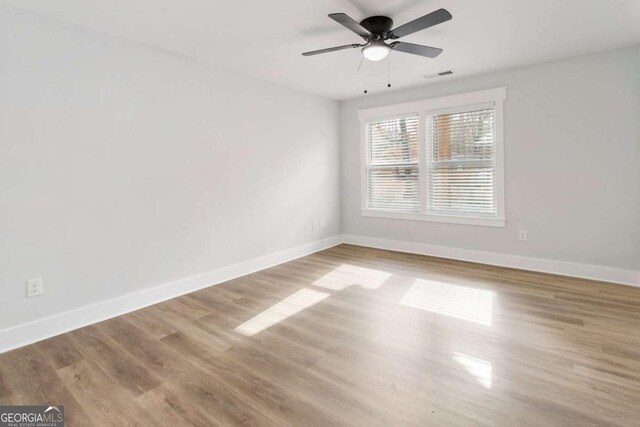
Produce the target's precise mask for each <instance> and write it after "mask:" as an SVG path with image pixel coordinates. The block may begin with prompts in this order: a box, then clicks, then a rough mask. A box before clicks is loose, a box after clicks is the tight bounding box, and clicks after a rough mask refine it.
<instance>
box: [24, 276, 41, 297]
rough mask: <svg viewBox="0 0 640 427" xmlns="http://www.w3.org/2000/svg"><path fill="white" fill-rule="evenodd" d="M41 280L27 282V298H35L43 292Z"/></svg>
mask: <svg viewBox="0 0 640 427" xmlns="http://www.w3.org/2000/svg"><path fill="white" fill-rule="evenodd" d="M42 288H43V284H42V278H40V277H39V278H37V279H29V280H27V297H29V298H31V297H37V296H38V295H42V292H43V289H42Z"/></svg>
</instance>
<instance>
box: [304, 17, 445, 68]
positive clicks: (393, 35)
mask: <svg viewBox="0 0 640 427" xmlns="http://www.w3.org/2000/svg"><path fill="white" fill-rule="evenodd" d="M329 18H331V19H333V20H334V21H336V22H337V23H338V24H341V25H344V26H345V27H347V28H348V29H350V30H351V31H353V32H354V33H356V34H357V35H359V36H360V37H362V38H363V39H364V40H365V43H363V44H357V43H353V44H347V45H343V46H336V47H329V48H327V49H320V50H312V51H310V52H304V53H303V54H302V55H303V56H311V55H318V54H321V53H327V52H334V51H336V50H344V49H355V48H358V47H361V48H362V55H364V57H365V58H367V59H368V60H369V61H380V60H381V59H384V58H386V57H387V55H388V54H389V52H390V51H392V50H397V51H399V52H405V53H411V54H414V55H420V56H426V57H427V58H435V57H436V56H438V55H440V54H441V53H442V49H440V48H437V47H431V46H424V45H420V44H413V43H405V42H397V41H394V42H392V43H389V44H387V43H385V41H386V40H395V39H399V38H400V37H404V36H407V35H409V34H413V33H415V32H417V31H420V30H424V29H426V28H429V27H433V26H434V25H438V24H442V23H443V22H446V21H448V20H450V19H451V18H452V16H451V14H450V13H449V12H448V11H447V10H446V9H438V10H436V11H435V12H431V13H429V14H428V15H425V16H423V17H421V18H418V19H415V20H413V21H411V22H408V23H406V24H404V25H401V26H399V27H397V28H394V29H391V28H392V27H393V20H392V19H391V18H389V17H388V16H370V17H368V18H365V19H363V20H362V21H361V22H360V23H358V22H356V21H355V20H354V19H352V18H351V17H349V16H348V15H347V14H345V13H331V14H330V15H329Z"/></svg>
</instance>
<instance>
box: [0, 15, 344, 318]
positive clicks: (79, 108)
mask: <svg viewBox="0 0 640 427" xmlns="http://www.w3.org/2000/svg"><path fill="white" fill-rule="evenodd" d="M339 195H340V184H339V134H338V104H337V102H334V101H329V100H325V99H321V98H317V97H313V96H310V95H306V94H303V93H300V92H295V91H292V90H288V89H284V88H282V87H279V86H276V85H273V84H270V83H266V82H263V81H260V80H256V79H254V78H248V77H244V76H242V75H238V74H237V73H233V72H229V71H226V70H223V69H220V68H212V67H209V66H205V65H202V64H199V63H197V62H193V61H190V60H188V59H185V58H181V57H178V56H175V55H172V54H169V53H166V52H163V51H160V50H155V49H153V48H151V47H147V46H143V45H138V44H134V43H131V42H128V41H125V40H122V39H118V38H114V37H111V36H107V35H104V34H100V33H97V32H93V31H90V30H86V29H83V28H81V27H77V26H72V25H68V24H65V23H62V22H59V21H55V20H52V19H48V18H44V17H41V16H39V15H35V14H32V13H28V12H23V11H20V10H18V9H14V8H11V7H7V6H0V304H1V306H0V329H3V328H7V327H10V326H13V325H17V324H20V323H23V322H27V321H30V320H33V319H37V318H42V317H45V316H48V315H52V314H55V313H59V312H63V311H66V310H70V309H73V308H76V307H80V306H84V305H87V304H90V303H94V302H99V301H104V300H106V299H109V298H114V297H117V296H121V295H124V294H128V293H131V292H135V291H137V290H141V289H144V288H148V287H153V286H158V285H162V284H165V283H168V282H171V281H174V280H178V279H183V278H187V277H190V276H193V275H197V274H200V273H204V272H208V271H211V270H215V269H217V268H220V267H223V266H228V265H230V264H233V263H236V262H240V261H244V260H248V259H252V258H254V257H259V256H262V255H266V254H270V253H273V252H276V251H279V250H283V249H288V248H292V247H295V246H298V245H301V244H305V243H308V242H312V241H316V240H320V239H322V238H326V237H329V236H333V235H337V234H339V233H340V207H339V204H340V196H339ZM313 219H318V220H320V219H324V220H326V222H327V227H326V228H325V229H322V230H316V231H314V230H312V227H311V221H312V220H313ZM34 277H42V278H44V289H45V292H44V295H43V296H41V297H37V298H30V299H27V298H25V280H27V279H29V278H34Z"/></svg>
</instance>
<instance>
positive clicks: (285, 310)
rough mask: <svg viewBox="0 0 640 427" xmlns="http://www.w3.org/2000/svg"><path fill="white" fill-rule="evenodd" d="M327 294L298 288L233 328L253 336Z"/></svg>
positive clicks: (320, 299) (317, 301)
mask: <svg viewBox="0 0 640 427" xmlns="http://www.w3.org/2000/svg"><path fill="white" fill-rule="evenodd" d="M329 295H330V294H327V293H325V292H318V291H314V290H313V289H307V288H304V289H300V290H299V291H297V292H296V293H294V294H292V295H290V296H288V297H287V298H285V299H283V300H282V301H280V302H279V303H277V304H276V305H273V306H271V307H269V308H268V309H266V310H265V311H263V312H262V313H260V314H258V315H257V316H255V317H253V318H251V319H249V320H247V321H246V322H244V323H243V324H242V325H240V326H238V327H237V328H235V331H236V332H238V333H240V334H242V335H246V336H248V337H250V336H253V335H255V334H257V333H258V332H261V331H264V330H265V329H267V328H269V327H270V326H273V325H275V324H276V323H278V322H281V321H283V320H285V319H287V318H288V317H291V316H293V315H294V314H296V313H299V312H301V311H302V310H304V309H306V308H309V307H311V306H312V305H314V304H317V303H319V302H320V301H322V300H323V299H325V298H327V297H328V296H329Z"/></svg>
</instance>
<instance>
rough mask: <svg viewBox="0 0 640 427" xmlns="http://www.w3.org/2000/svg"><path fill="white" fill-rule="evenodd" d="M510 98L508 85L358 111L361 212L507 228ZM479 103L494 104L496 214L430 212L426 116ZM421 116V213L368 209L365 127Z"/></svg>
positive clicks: (397, 217) (394, 217) (387, 216)
mask: <svg viewBox="0 0 640 427" xmlns="http://www.w3.org/2000/svg"><path fill="white" fill-rule="evenodd" d="M506 97H507V88H506V87H498V88H493V89H487V90H481V91H475V92H468V93H463V94H457V95H451V96H444V97H440V98H432V99H425V100H422V101H415V102H407V103H403V104H396V105H387V106H383V107H376V108H368V109H365V110H359V111H358V117H359V119H360V194H361V209H360V213H361V215H362V216H366V217H378V218H390V219H403V220H413V221H431V222H440V223H451V224H467V225H478V226H487V227H505V226H506V221H507V220H506V217H505V183H504V117H503V115H504V106H503V104H504V101H505V99H506ZM480 104H485V105H487V104H492V105H493V106H494V109H495V112H494V114H495V116H494V120H495V123H494V126H495V139H496V158H495V166H496V171H495V173H496V199H497V206H496V208H497V212H496V217H494V218H490V217H480V216H464V215H459V216H458V215H456V216H451V215H437V214H433V213H431V214H430V213H427V200H428V196H429V195H428V194H427V191H428V185H427V181H426V176H425V174H426V173H427V169H426V168H427V156H428V153H427V138H426V123H425V122H426V116H427V115H429V114H433V112H441V111H443V110H449V109H451V110H452V111H453V110H457V109H465V108H468V107H473V106H476V105H480ZM416 114H417V115H418V117H419V124H418V152H419V154H420V155H419V160H418V174H419V175H418V176H419V184H418V186H419V187H418V188H419V196H420V212H419V213H410V212H397V211H388V210H381V209H370V208H367V158H366V153H367V146H366V144H367V141H366V131H365V126H366V124H367V123H368V122H371V121H375V120H383V119H389V118H398V117H402V116H409V115H416Z"/></svg>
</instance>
